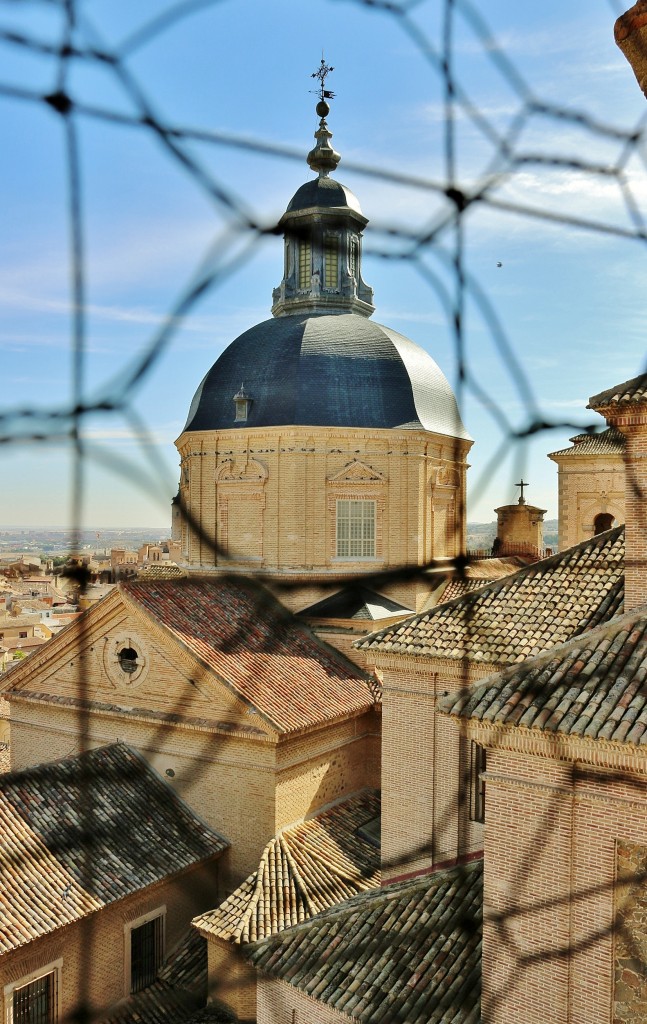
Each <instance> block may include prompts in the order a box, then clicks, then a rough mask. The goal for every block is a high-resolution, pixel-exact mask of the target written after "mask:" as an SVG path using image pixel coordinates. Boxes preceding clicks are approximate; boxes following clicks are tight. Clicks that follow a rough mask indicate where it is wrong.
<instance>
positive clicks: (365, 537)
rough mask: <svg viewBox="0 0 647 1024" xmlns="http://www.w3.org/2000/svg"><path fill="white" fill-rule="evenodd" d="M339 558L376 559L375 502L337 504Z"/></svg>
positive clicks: (342, 501) (346, 501)
mask: <svg viewBox="0 0 647 1024" xmlns="http://www.w3.org/2000/svg"><path fill="white" fill-rule="evenodd" d="M337 558H375V502H374V501H351V500H340V501H338V502H337Z"/></svg>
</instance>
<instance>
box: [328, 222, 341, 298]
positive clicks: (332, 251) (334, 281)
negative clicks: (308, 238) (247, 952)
mask: <svg viewBox="0 0 647 1024" xmlns="http://www.w3.org/2000/svg"><path fill="white" fill-rule="evenodd" d="M338 285H339V238H338V236H337V235H326V237H325V240H324V286H325V287H326V288H329V289H330V290H331V291H335V290H336V289H337V287H338Z"/></svg>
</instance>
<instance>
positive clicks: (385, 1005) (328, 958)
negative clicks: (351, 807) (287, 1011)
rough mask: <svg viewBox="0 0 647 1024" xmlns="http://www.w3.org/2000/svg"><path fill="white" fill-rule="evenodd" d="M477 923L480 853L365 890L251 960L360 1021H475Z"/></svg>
mask: <svg viewBox="0 0 647 1024" xmlns="http://www.w3.org/2000/svg"><path fill="white" fill-rule="evenodd" d="M481 929H482V862H480V861H478V862H476V863H473V864H470V865H467V866H461V867H456V868H452V869H451V870H450V871H442V872H437V873H436V874H433V875H428V876H426V877H425V878H422V879H416V880H414V881H409V882H400V883H398V884H396V885H389V886H385V887H384V888H380V889H377V890H374V891H372V892H368V893H363V894H362V895H360V896H356V897H355V898H354V899H352V900H349V901H348V902H347V903H344V904H342V905H341V906H339V907H335V908H333V909H332V910H328V911H326V912H325V913H323V914H320V915H319V916H318V917H315V918H314V919H313V920H312V921H308V922H307V923H305V924H302V925H300V926H298V927H296V928H291V929H290V930H289V931H285V932H282V933H281V934H280V935H277V936H274V937H272V938H270V939H266V940H265V941H263V942H259V943H257V944H256V945H254V946H252V947H251V948H250V950H249V959H250V960H251V962H252V963H253V965H254V966H255V967H257V968H258V969H259V970H261V971H262V972H263V973H265V974H267V975H269V976H270V977H272V978H280V979H281V980H282V981H284V982H287V983H288V984H289V985H292V986H294V988H297V989H299V990H300V991H301V992H304V993H306V994H307V995H309V996H311V997H312V998H314V999H317V1000H319V1001H320V1002H322V1003H324V1004H325V1005H327V1006H329V1007H331V1008H332V1009H334V1010H336V1011H337V1012H339V1013H342V1014H344V1015H345V1016H347V1017H349V1018H350V1019H351V1020H354V1021H360V1022H362V1024H369V1022H370V1024H374V1022H375V1021H378V1020H379V1021H406V1022H407V1024H478V1021H479V1020H480V989H481Z"/></svg>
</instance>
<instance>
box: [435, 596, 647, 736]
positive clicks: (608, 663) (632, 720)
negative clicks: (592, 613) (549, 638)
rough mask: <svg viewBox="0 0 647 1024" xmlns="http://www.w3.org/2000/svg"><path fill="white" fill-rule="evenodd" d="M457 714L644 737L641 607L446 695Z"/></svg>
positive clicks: (444, 704) (645, 625) (646, 632)
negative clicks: (544, 652) (639, 609)
mask: <svg viewBox="0 0 647 1024" xmlns="http://www.w3.org/2000/svg"><path fill="white" fill-rule="evenodd" d="M439 710H440V711H442V712H444V713H445V714H448V715H453V716H454V717H458V718H469V719H477V720H480V721H484V722H493V723H496V724H498V725H515V726H522V727H525V728H528V729H539V730H541V731H542V732H551V733H557V734H561V735H570V736H585V737H589V738H591V739H605V740H611V741H614V742H618V743H631V744H636V745H639V746H644V745H645V744H647V612H646V611H645V609H644V608H643V609H642V610H641V611H633V612H631V613H629V614H627V615H622V616H620V617H618V618H616V619H614V620H613V622H610V623H607V624H605V625H603V626H599V627H598V628H597V629H593V630H590V631H589V632H587V633H584V634H583V635H582V636H580V637H578V638H577V639H576V640H571V641H569V642H568V643H565V644H561V645H560V646H559V647H555V648H553V650H552V651H550V653H548V654H545V655H542V656H540V657H538V658H529V659H528V661H526V662H524V664H523V665H522V666H520V667H518V668H514V669H507V670H506V671H505V672H502V673H500V674H499V675H496V676H491V677H490V678H489V679H488V680H486V681H485V682H483V683H482V684H479V685H478V686H476V687H472V688H471V689H469V690H464V691H463V692H462V693H461V694H459V695H456V694H455V695H454V696H453V697H449V698H445V699H444V700H442V701H441V702H440V704H439Z"/></svg>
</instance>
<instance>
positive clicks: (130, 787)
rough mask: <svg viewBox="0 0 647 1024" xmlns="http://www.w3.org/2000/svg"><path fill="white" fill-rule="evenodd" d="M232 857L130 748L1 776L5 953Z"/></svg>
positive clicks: (0, 896) (0, 894) (0, 908)
mask: <svg viewBox="0 0 647 1024" xmlns="http://www.w3.org/2000/svg"><path fill="white" fill-rule="evenodd" d="M160 836H163V837H164V842H160ZM226 847H227V843H226V842H225V840H223V839H222V837H221V836H218V835H217V834H216V833H215V832H213V831H212V830H211V829H210V828H208V827H207V826H206V825H205V824H204V823H203V822H202V821H200V819H199V818H197V817H196V816H195V815H194V814H193V812H192V811H191V810H190V809H189V808H188V807H187V806H186V805H185V804H184V803H183V802H182V801H181V800H180V799H179V798H178V797H177V796H176V795H175V793H173V791H172V790H171V789H170V788H169V787H168V786H167V785H166V784H165V783H164V782H163V781H162V780H161V779H160V778H159V777H158V776H157V775H156V774H155V773H154V772H153V771H152V770H151V769H150V768H149V767H148V765H147V764H146V762H145V761H144V760H143V758H141V757H140V756H139V755H137V754H135V753H134V752H133V751H132V750H130V749H129V748H128V747H126V746H124V745H123V744H114V745H112V746H109V747H102V748H100V749H98V750H93V751H90V752H89V753H86V754H82V755H80V756H78V757H70V758H65V759H63V760H61V761H54V762H52V763H49V764H43V765H38V766H37V767H35V768H28V769H24V770H23V771H19V772H10V773H8V774H6V775H0V953H5V952H7V951H9V950H11V949H15V948H16V947H18V946H22V945H24V944H25V943H27V942H30V941H32V940H33V939H37V938H40V937H41V936H43V935H47V934H48V933H50V932H52V931H53V930H55V929H56V928H60V927H62V926H64V925H66V924H71V923H73V922H74V921H78V920H80V919H81V918H82V917H84V916H86V915H87V914H90V913H92V912H93V911H95V910H99V909H100V908H101V907H104V906H106V905H108V904H110V903H114V902H115V901H116V900H119V899H122V898H123V897H125V896H129V895H131V894H132V893H135V892H138V891H139V890H140V889H143V888H145V887H147V886H149V885H153V884H154V883H155V882H158V881H160V880H161V879H163V878H166V877H169V876H171V875H174V874H176V873H177V872H178V871H181V870H182V869H183V868H186V867H189V866H191V865H192V864H195V863H198V862H200V861H203V860H205V859H208V858H210V857H213V856H214V855H216V854H218V853H221V852H222V851H223V850H224V849H226Z"/></svg>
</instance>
